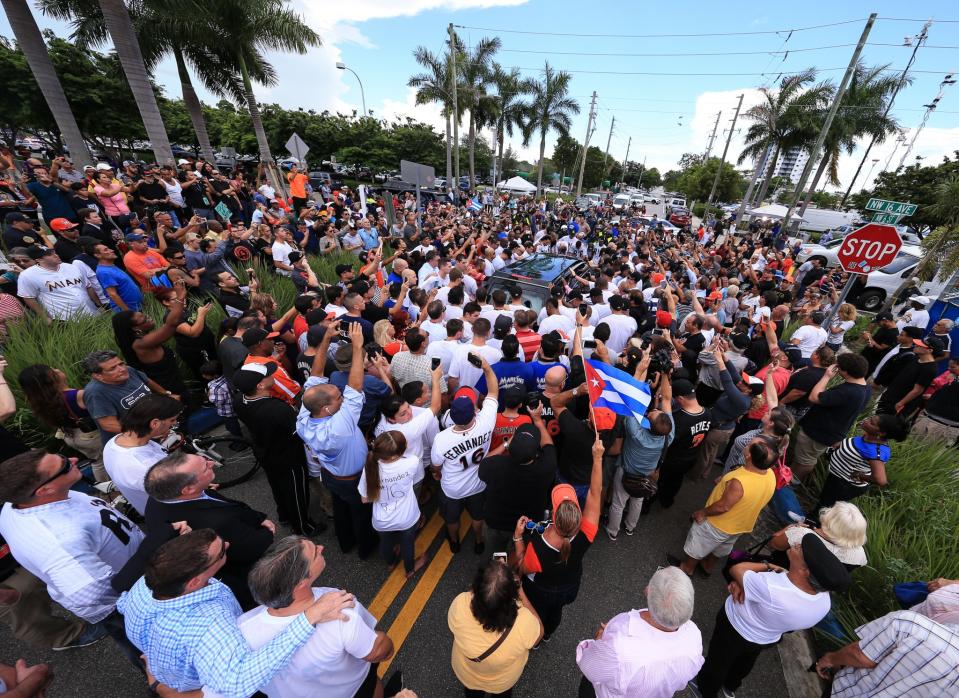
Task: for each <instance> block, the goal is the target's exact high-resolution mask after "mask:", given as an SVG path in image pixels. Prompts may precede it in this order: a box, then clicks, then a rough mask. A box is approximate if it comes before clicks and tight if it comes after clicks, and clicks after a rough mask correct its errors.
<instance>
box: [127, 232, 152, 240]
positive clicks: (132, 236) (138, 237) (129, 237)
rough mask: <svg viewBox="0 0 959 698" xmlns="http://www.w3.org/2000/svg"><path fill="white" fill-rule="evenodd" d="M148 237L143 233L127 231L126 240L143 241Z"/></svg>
mask: <svg viewBox="0 0 959 698" xmlns="http://www.w3.org/2000/svg"><path fill="white" fill-rule="evenodd" d="M146 239H147V236H146V235H144V234H143V233H127V236H126V241H127V242H143V241H144V240H146Z"/></svg>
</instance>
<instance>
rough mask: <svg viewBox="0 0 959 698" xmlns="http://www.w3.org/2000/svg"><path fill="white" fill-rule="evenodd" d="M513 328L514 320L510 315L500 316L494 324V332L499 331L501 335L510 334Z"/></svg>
mask: <svg viewBox="0 0 959 698" xmlns="http://www.w3.org/2000/svg"><path fill="white" fill-rule="evenodd" d="M512 327H513V318H511V317H510V316H509V315H500V316H498V317H497V318H496V322H494V323H493V331H494V332H496V331H499V332H500V333H501V334H504V333H508V332H509V331H510V329H512Z"/></svg>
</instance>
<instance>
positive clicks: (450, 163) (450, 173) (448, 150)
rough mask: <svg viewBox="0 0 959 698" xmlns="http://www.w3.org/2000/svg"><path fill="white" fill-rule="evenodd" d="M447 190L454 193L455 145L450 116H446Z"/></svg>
mask: <svg viewBox="0 0 959 698" xmlns="http://www.w3.org/2000/svg"><path fill="white" fill-rule="evenodd" d="M446 189H447V191H453V143H452V136H451V135H450V115H449V114H448V113H447V115H446Z"/></svg>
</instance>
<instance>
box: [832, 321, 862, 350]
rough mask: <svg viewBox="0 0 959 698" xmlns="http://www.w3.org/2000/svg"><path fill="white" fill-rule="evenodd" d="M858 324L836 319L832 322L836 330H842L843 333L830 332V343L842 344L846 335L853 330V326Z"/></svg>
mask: <svg viewBox="0 0 959 698" xmlns="http://www.w3.org/2000/svg"><path fill="white" fill-rule="evenodd" d="M855 324H856V323H855V322H853V321H852V320H840V319H839V318H836V319H835V320H833V322H832V326H833V328H834V329H839V330H842V331H841V332H830V333H829V340H828V341H829V343H830V344H842V341H843V339H845V338H846V333H847V332H848V331H849V330H851V329H852V326H853V325H855Z"/></svg>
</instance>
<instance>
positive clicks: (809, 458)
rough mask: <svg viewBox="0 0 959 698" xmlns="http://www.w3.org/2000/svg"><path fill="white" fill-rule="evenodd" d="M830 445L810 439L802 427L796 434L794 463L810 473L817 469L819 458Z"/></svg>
mask: <svg viewBox="0 0 959 698" xmlns="http://www.w3.org/2000/svg"><path fill="white" fill-rule="evenodd" d="M827 448H829V446H828V445H825V444H821V443H819V442H818V441H816V440H815V439H812V438H810V437H809V436H808V435H807V434H806V432H805V431H803V430H802V428H801V427H800V429H799V432H798V433H797V434H796V444H795V450H794V451H793V463H794V464H795V465H797V466H800V467H801V469H802V470H803V471H804V472H806V473H808V472H809V471H810V470H812V469H813V468H815V467H816V463H818V462H819V457H820V456H821V455H822V454H824V453H825V452H826V449H827Z"/></svg>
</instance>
